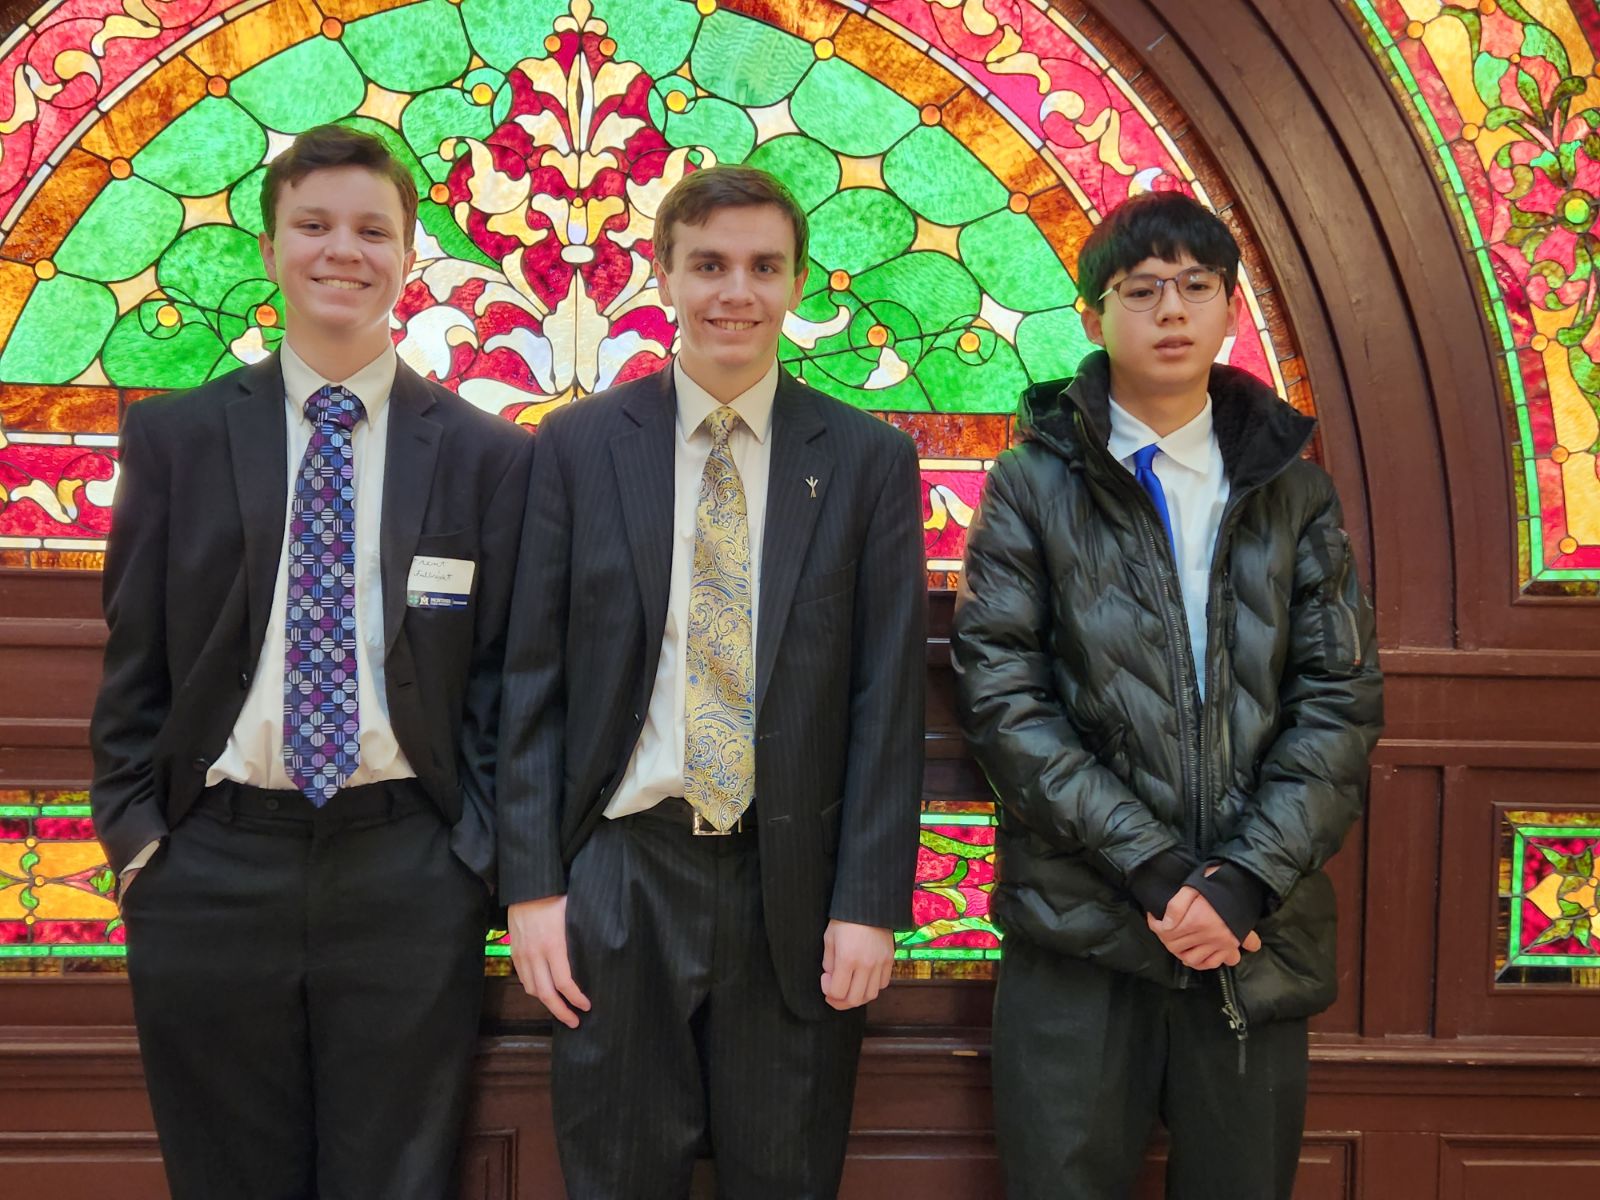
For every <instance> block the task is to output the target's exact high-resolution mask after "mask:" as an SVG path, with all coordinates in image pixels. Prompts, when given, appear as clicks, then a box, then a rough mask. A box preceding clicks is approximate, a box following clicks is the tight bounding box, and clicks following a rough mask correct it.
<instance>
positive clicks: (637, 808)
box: [500, 167, 925, 1200]
mask: <svg viewBox="0 0 1600 1200" xmlns="http://www.w3.org/2000/svg"><path fill="white" fill-rule="evenodd" d="M655 254H656V264H657V278H658V280H659V281H660V285H661V289H662V293H663V297H664V298H665V299H666V300H667V301H668V303H670V304H672V305H673V306H674V308H675V309H676V312H677V320H678V329H679V336H680V352H679V355H678V357H677V359H676V361H675V362H674V363H673V365H672V366H671V367H670V368H668V369H665V370H662V371H660V372H658V373H657V374H655V375H653V376H651V377H649V378H645V379H640V380H636V381H634V382H631V383H627V384H624V385H621V386H619V387H616V388H613V389H611V390H610V391H608V392H605V393H602V394H600V395H597V396H593V397H590V398H588V399H586V400H583V401H581V402H579V403H577V404H574V405H572V406H570V407H568V408H565V409H562V410H559V411H557V412H555V413H553V414H552V415H551V416H549V417H547V418H546V419H545V421H544V423H543V425H542V427H541V429H540V433H539V444H538V450H537V454H536V458H535V465H534V478H533V483H532V486H531V490H530V494H529V499H528V513H527V519H526V521H525V524H524V530H523V544H522V556H521V560H520V563H519V567H518V576H517V591H516V596H517V599H516V604H517V608H518V612H519V621H518V625H517V629H516V630H515V631H514V633H513V636H512V639H511V643H510V647H509V650H508V653H507V663H506V710H505V717H504V720H503V722H502V728H503V737H502V743H501V767H500V794H501V797H502V821H501V824H502V831H501V836H502V842H501V854H500V878H501V887H502V891H503V895H504V898H505V900H506V901H507V902H508V903H509V904H510V924H511V939H512V956H513V962H514V963H515V965H516V969H517V973H518V975H519V977H520V978H521V980H522V983H523V986H524V987H525V988H526V989H527V990H528V991H529V992H530V993H532V994H534V995H535V996H537V997H539V999H540V1000H542V1001H543V1002H544V1004H545V1005H546V1006H547V1007H548V1008H549V1009H550V1011H551V1013H552V1014H553V1015H554V1016H555V1018H556V1021H557V1025H556V1027H555V1041H554V1047H553V1055H554V1062H553V1068H552V1071H553V1073H552V1081H551V1082H552V1089H553V1093H554V1095H553V1099H554V1105H555V1118H556V1129H557V1135H558V1140H559V1144H560V1149H561V1162H562V1169H563V1172H564V1174H565V1176H566V1180H567V1188H568V1192H569V1194H570V1195H571V1196H573V1197H574V1200H587V1198H590V1197H622V1196H626V1197H630V1198H635V1200H637V1198H642V1197H651V1196H662V1197H677V1196H683V1195H685V1194H686V1193H687V1190H688V1183H689V1176H690V1170H691V1167H692V1166H693V1160H694V1158H695V1155H696V1153H697V1150H698V1148H699V1147H700V1146H701V1144H702V1141H703V1139H707V1138H708V1139H709V1145H710V1148H711V1151H712V1153H713V1154H714V1156H715V1159H716V1163H717V1175H718V1183H719V1188H720V1193H721V1194H723V1195H727V1196H741V1197H742V1196H758V1195H759V1196H761V1197H763V1200H776V1198H777V1197H799V1196H831V1195H833V1194H834V1192H835V1190H836V1189H837V1187H838V1183H839V1177H840V1172H841V1170H842V1167H843V1159H844V1147H845V1138H846V1134H847V1132H848V1128H849V1117H850V1105H851V1100H852V1095H853V1089H854V1079H855V1064H856V1057H857V1053H858V1050H859V1047H860V1041H861V1035H862V1028H863V1011H862V1006H863V1005H864V1004H865V1003H866V1002H867V1001H869V1000H871V999H872V998H873V997H874V996H876V995H877V994H878V992H879V990H880V989H881V988H883V987H884V986H885V985H886V984H887V983H888V982H889V973H890V968H891V966H892V963H893V958H894V942H893V936H892V933H891V931H892V930H893V929H895V928H904V927H906V926H908V925H909V924H910V918H911V911H910V900H911V889H912V882H913V872H914V864H915V860H916V846H917V811H918V802H919V796H920V791H921V781H922V681H923V662H924V651H923V646H924V634H923V627H924V611H923V610H924V591H925V584H924V568H923V557H922V538H921V529H920V527H921V522H920V519H919V517H920V509H919V502H918V480H917V458H916V453H915V450H914V448H913V446H912V443H911V440H910V439H909V438H908V437H906V436H905V435H904V434H903V433H899V432H897V431H896V430H894V429H892V428H890V427H889V426H888V425H886V424H884V423H883V422H881V421H878V420H876V419H874V418H872V417H870V416H868V415H867V414H865V413H862V412H859V411H857V410H855V409H853V408H851V407H850V406H848V405H846V404H843V403H841V402H839V401H837V400H834V399H830V398H828V397H826V396H824V395H822V394H820V393H818V392H815V391H813V390H811V389H810V388H808V387H805V386H804V385H802V384H800V383H799V382H797V381H795V380H794V379H793V378H791V377H790V376H789V375H787V374H786V373H785V372H783V371H782V370H781V369H780V368H779V366H778V361H777V349H778V335H779V332H780V330H781V328H782V323H783V318H784V314H785V313H786V312H787V311H789V310H790V309H792V308H793V307H794V306H795V305H796V304H797V303H798V302H799V299H800V296H801V289H802V287H803V285H804V281H805V263H806V261H807V260H806V220H805V214H804V212H803V211H802V210H801V209H800V208H799V207H798V205H796V203H795V202H794V200H793V198H792V197H791V196H790V195H789V193H788V191H787V190H786V189H784V187H783V186H782V185H781V184H780V183H779V182H778V181H777V180H775V179H773V178H772V177H771V176H769V175H766V174H764V173H763V172H760V171H756V170H753V169H751V168H746V167H718V168H713V169H708V170H705V171H698V172H695V173H693V174H691V175H689V176H687V177H686V178H685V179H684V180H683V181H682V182H680V183H679V184H678V185H677V186H676V187H675V188H674V189H673V191H672V192H671V193H670V194H669V195H668V197H667V198H666V199H665V200H664V201H663V203H662V206H661V208H660V210H659V212H658V213H657V218H656V237H655Z"/></svg>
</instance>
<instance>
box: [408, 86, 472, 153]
mask: <svg viewBox="0 0 1600 1200" xmlns="http://www.w3.org/2000/svg"><path fill="white" fill-rule="evenodd" d="M493 129H494V119H493V117H492V115H491V114H490V111H489V107H488V106H487V105H483V104H477V103H475V102H474V101H473V100H472V98H471V97H470V96H469V95H467V93H466V92H464V91H462V90H461V89H460V88H453V87H445V88H438V89H436V90H434V91H431V92H423V93H422V95H420V96H417V97H416V98H414V99H413V100H412V101H411V103H410V104H408V105H406V108H405V112H403V113H401V114H400V132H401V133H403V134H405V138H406V141H407V142H409V143H410V145H411V149H412V150H413V151H414V152H415V153H416V155H417V157H418V158H421V157H423V156H424V155H428V154H438V153H439V143H440V142H442V141H444V140H445V139H446V138H452V137H464V138H477V139H479V140H482V139H483V138H486V137H488V136H489V134H490V133H491V132H492V131H493Z"/></svg>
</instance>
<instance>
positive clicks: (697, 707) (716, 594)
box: [683, 404, 756, 830]
mask: <svg viewBox="0 0 1600 1200" xmlns="http://www.w3.org/2000/svg"><path fill="white" fill-rule="evenodd" d="M738 423H739V414H738V413H736V412H735V411H734V410H733V409H732V408H730V407H728V406H727V405H726V404H723V405H719V406H718V407H717V408H716V409H714V410H712V412H711V414H710V415H709V416H707V417H706V420H705V424H706V428H707V429H709V430H710V431H711V456H710V457H709V458H707V459H706V469H705V473H704V474H703V475H701V477H700V501H699V504H698V505H697V506H696V508H695V513H694V566H693V569H692V570H691V572H690V575H689V630H688V637H687V639H686V641H687V645H688V667H689V672H688V681H687V686H686V688H685V692H684V716H685V722H684V724H685V726H686V727H687V733H686V737H685V743H684V755H683V787H684V798H685V799H686V800H688V801H689V803H690V805H692V806H693V808H694V810H695V812H697V813H699V814H700V816H701V817H702V818H703V819H704V820H705V821H706V822H707V823H708V824H710V825H712V826H714V827H715V828H716V829H718V830H727V829H731V828H733V826H734V824H735V823H736V822H737V821H738V820H739V818H740V816H741V815H743V813H744V810H745V809H747V808H749V807H750V801H751V800H752V799H754V797H755V767H756V743H755V704H754V694H755V654H754V648H755V638H754V636H753V626H752V619H751V608H750V523H749V520H748V517H747V514H746V511H745V499H744V483H743V482H742V481H741V480H740V478H739V468H738V467H736V466H734V463H733V452H732V451H731V450H730V449H729V447H728V435H729V434H730V433H732V432H733V427H734V426H735V425H737V424H738Z"/></svg>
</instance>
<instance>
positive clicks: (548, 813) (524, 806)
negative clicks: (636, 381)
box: [496, 420, 572, 905]
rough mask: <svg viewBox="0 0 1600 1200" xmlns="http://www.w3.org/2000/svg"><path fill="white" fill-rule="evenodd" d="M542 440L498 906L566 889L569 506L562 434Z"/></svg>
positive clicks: (524, 562)
mask: <svg viewBox="0 0 1600 1200" xmlns="http://www.w3.org/2000/svg"><path fill="white" fill-rule="evenodd" d="M559 425H560V421H559V420H555V421H549V422H547V423H546V424H545V427H544V428H543V429H542V430H541V431H540V432H539V434H538V435H537V437H536V439H535V447H534V456H533V469H532V474H531V476H530V478H529V484H528V494H527V511H526V513H525V514H524V517H523V521H522V548H521V551H520V553H519V554H518V556H517V566H516V583H515V587H514V589H513V593H512V601H511V611H512V612H513V613H514V614H515V616H514V618H513V620H512V622H511V627H510V629H509V631H508V633H507V636H506V658H505V694H504V700H503V708H502V711H501V714H500V762H499V769H498V772H497V775H496V792H497V807H498V813H497V815H498V824H499V839H498V842H499V848H500V856H499V876H500V902H501V903H502V904H508V905H509V904H516V903H518V902H519V901H522V900H538V899H542V898H543V897H545V896H555V895H560V894H561V893H563V892H565V891H566V890H567V876H566V870H565V868H564V867H563V865H562V862H561V805H562V798H563V791H564V789H563V785H562V779H563V768H564V764H565V754H566V717H567V701H566V654H565V647H566V637H567V610H568V596H569V594H570V582H571V581H570V578H569V573H570V564H571V558H570V548H571V541H572V523H571V505H570V503H569V500H568V494H567V488H566V481H565V475H564V469H565V468H564V464H563V463H562V462H561V450H560V445H559V435H558V432H557V427H558V426H559Z"/></svg>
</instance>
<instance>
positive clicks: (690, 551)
mask: <svg viewBox="0 0 1600 1200" xmlns="http://www.w3.org/2000/svg"><path fill="white" fill-rule="evenodd" d="M672 373H673V380H674V384H675V386H676V388H677V393H678V416H677V422H676V425H675V436H674V438H673V452H672V492H673V505H672V576H671V584H670V585H669V587H668V590H667V624H666V629H665V631H664V632H663V633H662V636H661V659H660V661H659V662H658V663H657V664H656V678H655V683H654V685H653V686H652V689H651V692H650V707H649V709H648V710H647V711H646V712H645V721H644V728H643V729H642V730H640V732H639V741H638V742H637V744H635V746H634V748H633V755H632V756H631V757H630V758H629V759H628V768H627V770H626V772H624V774H623V776H622V783H621V784H620V785H618V787H617V790H616V793H615V794H614V795H613V796H612V797H611V803H609V804H607V805H606V816H608V817H625V816H627V815H628V814H629V813H636V812H643V811H645V810H646V809H649V808H654V807H655V806H656V805H657V804H659V803H660V802H661V801H662V800H664V799H666V798H667V797H668V796H681V795H683V746H684V741H685V739H686V738H687V736H688V729H687V726H686V723H685V719H684V680H685V671H684V655H685V651H686V649H687V647H686V646H685V645H684V637H685V633H686V631H687V629H688V627H689V572H690V568H691V567H692V566H693V564H694V516H695V509H696V508H697V507H698V505H699V502H700V479H701V476H703V475H704V474H705V470H706V459H708V458H710V457H711V434H710V432H709V431H708V430H707V429H706V428H705V419H706V417H707V416H708V415H709V414H710V413H711V410H712V409H714V408H716V407H717V401H716V400H715V399H714V398H713V397H712V396H711V395H710V393H708V392H707V391H706V390H705V389H704V388H702V387H701V386H700V385H699V384H697V383H696V382H695V381H694V380H692V379H690V378H689V376H688V374H686V373H685V371H684V369H683V367H682V365H681V364H679V363H677V362H676V361H675V362H674V363H673V364H672ZM777 394H778V364H777V363H776V362H774V363H773V364H772V369H771V370H769V371H768V372H767V373H766V374H765V375H763V376H762V377H761V379H760V380H759V381H757V382H756V383H755V384H754V385H753V386H752V387H751V388H750V389H749V390H748V391H745V392H743V393H742V394H740V395H739V396H737V397H735V399H734V400H733V401H732V406H733V408H734V409H735V410H737V411H738V413H739V417H740V423H739V424H738V425H735V426H734V428H733V432H732V433H731V434H730V435H729V438H728V448H729V449H730V450H731V451H732V453H733V465H734V466H735V467H737V468H738V469H739V479H740V481H741V482H742V483H743V484H744V503H745V513H746V514H747V519H748V522H749V526H750V639H751V641H750V651H751V661H754V658H755V639H756V638H757V637H758V636H759V634H760V630H759V628H758V627H757V626H758V619H757V614H758V613H759V611H760V600H761V533H762V530H763V529H764V528H765V526H766V515H767V477H768V474H769V472H770V467H771V464H772V440H771V437H770V434H771V433H772V402H773V399H774V397H776V396H777Z"/></svg>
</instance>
